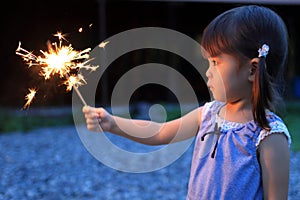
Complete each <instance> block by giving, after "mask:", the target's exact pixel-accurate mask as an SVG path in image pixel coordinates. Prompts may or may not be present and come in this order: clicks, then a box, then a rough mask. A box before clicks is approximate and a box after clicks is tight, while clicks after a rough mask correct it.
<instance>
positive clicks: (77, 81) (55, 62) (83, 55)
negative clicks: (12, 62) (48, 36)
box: [16, 32, 98, 105]
mask: <svg viewBox="0 0 300 200" xmlns="http://www.w3.org/2000/svg"><path fill="white" fill-rule="evenodd" d="M54 36H56V37H58V40H59V44H57V43H56V42H54V43H51V42H50V41H48V42H47V51H42V50H40V52H41V55H39V56H37V55H35V54H33V53H32V52H30V51H27V50H26V49H24V48H22V47H21V42H19V45H18V48H17V50H16V54H17V55H19V56H21V57H22V58H23V60H24V61H25V62H26V63H27V64H28V66H29V67H31V66H39V67H40V75H41V76H43V77H44V78H45V80H47V79H50V78H51V77H52V76H54V75H58V76H59V77H60V78H62V79H64V80H65V81H64V85H66V87H67V88H66V90H67V91H70V90H72V88H74V89H75V90H76V92H77V94H78V95H79V96H80V98H81V100H82V101H83V103H84V104H86V103H85V101H84V100H83V98H82V96H81V94H80V93H79V90H78V87H79V86H81V85H84V84H86V83H87V82H86V80H85V79H84V77H83V75H82V74H80V73H79V72H80V70H82V69H85V70H90V71H95V70H96V69H97V68H98V66H91V65H90V64H89V62H90V61H91V60H92V59H90V58H89V52H90V51H91V48H87V49H84V50H83V51H76V50H74V49H73V47H72V45H71V44H69V45H64V44H63V41H66V42H68V41H67V39H66V38H65V35H64V34H62V33H60V32H57V33H56V34H54ZM84 60H85V61H84ZM32 94H33V92H32ZM34 94H35V93H34ZM32 99H33V97H32V98H31V100H30V102H31V101H32ZM26 100H29V96H28V97H27V96H26ZM30 102H29V103H28V105H29V104H30ZM25 105H27V103H26V104H25Z"/></svg>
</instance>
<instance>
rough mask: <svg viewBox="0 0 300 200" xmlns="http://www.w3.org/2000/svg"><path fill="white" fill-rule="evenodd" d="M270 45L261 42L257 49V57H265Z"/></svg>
mask: <svg viewBox="0 0 300 200" xmlns="http://www.w3.org/2000/svg"><path fill="white" fill-rule="evenodd" d="M269 49H270V47H269V46H268V45H267V44H263V45H262V47H261V48H259V49H258V57H259V58H260V57H264V58H266V57H267V55H268V53H269Z"/></svg>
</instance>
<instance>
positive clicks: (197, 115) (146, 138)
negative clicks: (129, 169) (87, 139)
mask: <svg viewBox="0 0 300 200" xmlns="http://www.w3.org/2000/svg"><path fill="white" fill-rule="evenodd" d="M82 111H83V112H84V114H85V118H86V123H87V128H88V129H89V130H91V131H104V132H106V131H107V132H111V133H113V134H116V135H119V136H123V137H126V138H128V139H131V140H133V141H136V142H139V143H143V144H148V145H161V144H168V143H171V142H178V141H182V140H185V139H188V138H191V137H193V136H195V135H196V134H197V131H198V127H199V126H200V121H201V112H202V107H200V108H197V109H195V110H193V111H191V112H189V113H188V114H186V115H184V116H183V117H181V118H178V119H175V120H172V121H169V122H165V123H158V122H153V121H148V120H137V119H126V118H122V117H118V116H114V115H111V114H109V113H108V112H107V111H106V110H105V109H103V108H93V107H88V106H85V107H83V110H82Z"/></svg>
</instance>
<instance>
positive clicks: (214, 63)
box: [209, 60, 218, 66]
mask: <svg viewBox="0 0 300 200" xmlns="http://www.w3.org/2000/svg"><path fill="white" fill-rule="evenodd" d="M209 62H210V64H211V65H212V66H216V65H217V64H218V63H217V61H215V60H210V61H209Z"/></svg>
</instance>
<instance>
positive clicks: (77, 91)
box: [73, 86, 87, 106]
mask: <svg viewBox="0 0 300 200" xmlns="http://www.w3.org/2000/svg"><path fill="white" fill-rule="evenodd" d="M73 89H74V90H75V92H76V93H77V95H78V96H79V98H80V100H81V101H82V103H83V105H84V106H87V103H86V102H85V100H84V98H83V97H82V95H81V93H80V91H79V90H78V88H77V87H76V86H74V87H73Z"/></svg>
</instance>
